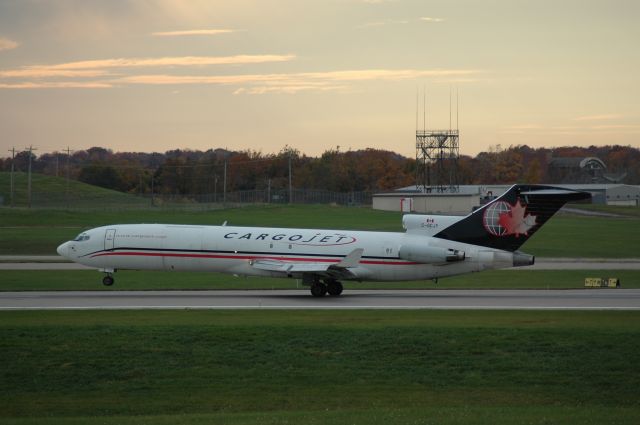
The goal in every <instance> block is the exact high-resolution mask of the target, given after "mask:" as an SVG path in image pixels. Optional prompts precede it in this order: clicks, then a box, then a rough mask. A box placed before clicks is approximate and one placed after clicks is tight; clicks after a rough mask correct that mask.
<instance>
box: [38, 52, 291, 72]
mask: <svg viewBox="0 0 640 425" xmlns="http://www.w3.org/2000/svg"><path fill="white" fill-rule="evenodd" d="M295 57H296V56H295V55H236V56H174V57H163V58H117V59H99V60H89V61H78V62H68V63H62V64H58V65H50V66H44V67H36V68H40V69H104V68H141V67H167V66H208V65H245V64H255V63H265V62H286V61H290V60H293V59H295Z"/></svg>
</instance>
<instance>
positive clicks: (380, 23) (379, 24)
mask: <svg viewBox="0 0 640 425" xmlns="http://www.w3.org/2000/svg"><path fill="white" fill-rule="evenodd" d="M408 23H409V21H406V20H391V19H389V20H386V21H377V22H367V23H365V24H362V25H358V26H357V27H356V29H365V28H373V27H383V26H386V25H406V24H408Z"/></svg>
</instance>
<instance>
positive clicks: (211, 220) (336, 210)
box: [0, 205, 640, 258]
mask: <svg viewBox="0 0 640 425" xmlns="http://www.w3.org/2000/svg"><path fill="white" fill-rule="evenodd" d="M224 221H228V223H229V224H231V225H247V226H252V225H255V226H270V227H278V226H282V227H306V228H332V229H359V230H384V231H402V227H401V215H400V214H399V213H393V212H385V211H377V210H373V209H371V208H365V207H339V206H329V205H292V206H289V205H284V206H282V205H267V206H248V207H244V208H234V209H226V210H212V211H168V210H153V209H151V210H144V211H120V212H114V211H95V212H81V211H62V210H28V209H9V208H4V209H0V255H20V254H49V255H53V254H55V248H56V246H58V245H59V244H60V243H62V242H63V241H66V240H69V239H71V238H73V237H74V236H75V235H77V234H78V233H79V232H80V231H82V230H84V229H87V228H91V227H95V226H101V225H105V224H110V223H141V222H144V223H176V224H177V223H182V224H211V225H216V224H221V223H223V222H224ZM638 241H640V218H602V217H577V216H571V215H563V214H561V215H558V216H557V217H554V218H553V219H551V220H550V221H549V222H548V223H547V224H546V225H545V226H544V227H543V228H542V229H541V230H540V231H539V232H537V233H536V234H535V235H534V236H533V237H532V238H531V240H529V241H528V242H527V243H526V244H525V245H523V248H522V249H523V251H525V252H528V253H531V254H534V255H536V256H538V257H592V258H594V257H602V258H630V257H631V258H633V257H638V256H640V242H638Z"/></svg>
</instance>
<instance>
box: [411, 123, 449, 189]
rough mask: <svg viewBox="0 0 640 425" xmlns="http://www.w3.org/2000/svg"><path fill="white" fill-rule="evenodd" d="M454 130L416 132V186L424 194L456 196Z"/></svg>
mask: <svg viewBox="0 0 640 425" xmlns="http://www.w3.org/2000/svg"><path fill="white" fill-rule="evenodd" d="M459 137H460V135H459V131H458V130H417V131H416V185H417V187H418V188H421V189H422V190H423V191H424V192H427V193H429V192H438V193H442V192H450V193H454V192H458V191H459V189H460V188H459V183H458V158H459V157H460V144H459Z"/></svg>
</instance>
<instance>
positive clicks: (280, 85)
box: [110, 69, 480, 95]
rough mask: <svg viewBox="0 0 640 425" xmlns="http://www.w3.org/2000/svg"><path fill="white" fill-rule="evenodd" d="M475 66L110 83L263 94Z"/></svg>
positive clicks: (340, 87) (341, 87)
mask: <svg viewBox="0 0 640 425" xmlns="http://www.w3.org/2000/svg"><path fill="white" fill-rule="evenodd" d="M479 72H480V71H477V70H457V69H436V70H416V69H401V70H392V69H359V70H345V71H325V72H302V73H291V74H240V75H167V74H148V75H132V76H126V77H121V78H117V79H114V80H111V81H110V83H112V84H114V85H226V86H229V85H231V86H240V87H239V88H237V89H236V90H235V91H234V92H233V93H234V94H236V95H238V94H267V93H286V94H293V93H298V92H303V91H305V92H309V91H317V92H326V91H347V90H348V89H349V88H350V87H351V85H352V84H355V83H358V82H363V81H403V80H415V79H420V78H440V77H444V76H456V75H472V74H476V73H479Z"/></svg>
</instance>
